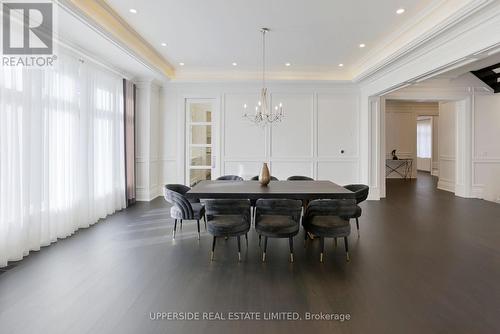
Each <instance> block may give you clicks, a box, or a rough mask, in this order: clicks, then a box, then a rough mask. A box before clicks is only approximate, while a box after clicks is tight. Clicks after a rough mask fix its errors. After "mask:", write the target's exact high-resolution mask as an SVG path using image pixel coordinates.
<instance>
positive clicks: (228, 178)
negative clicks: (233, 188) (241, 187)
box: [217, 175, 243, 181]
mask: <svg viewBox="0 0 500 334" xmlns="http://www.w3.org/2000/svg"><path fill="white" fill-rule="evenodd" d="M217 180H219V181H243V178H242V177H241V176H238V175H223V176H219V177H218V178H217Z"/></svg>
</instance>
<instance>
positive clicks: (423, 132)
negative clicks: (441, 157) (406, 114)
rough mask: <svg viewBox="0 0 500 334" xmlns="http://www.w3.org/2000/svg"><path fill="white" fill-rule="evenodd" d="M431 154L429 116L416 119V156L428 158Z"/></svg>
mask: <svg viewBox="0 0 500 334" xmlns="http://www.w3.org/2000/svg"><path fill="white" fill-rule="evenodd" d="M431 154H432V121H431V119H430V118H425V119H419V120H417V157H418V158H430V157H431Z"/></svg>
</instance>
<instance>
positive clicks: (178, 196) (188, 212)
mask: <svg viewBox="0 0 500 334" xmlns="http://www.w3.org/2000/svg"><path fill="white" fill-rule="evenodd" d="M190 189H191V188H189V187H187V186H185V185H183V184H167V185H166V186H165V187H164V189H163V197H164V198H165V200H166V201H167V202H169V203H170V204H172V205H174V206H175V207H176V208H177V209H179V211H180V212H181V213H182V219H193V217H194V212H193V207H192V206H191V203H190V202H189V200H188V199H187V198H186V196H185V195H186V193H187V192H188V191H189V190H190Z"/></svg>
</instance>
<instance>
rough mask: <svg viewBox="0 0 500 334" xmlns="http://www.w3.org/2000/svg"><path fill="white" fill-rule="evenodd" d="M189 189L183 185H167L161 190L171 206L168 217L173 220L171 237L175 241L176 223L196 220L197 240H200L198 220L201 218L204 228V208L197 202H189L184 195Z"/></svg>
mask: <svg viewBox="0 0 500 334" xmlns="http://www.w3.org/2000/svg"><path fill="white" fill-rule="evenodd" d="M190 189H191V188H189V187H187V186H185V185H183V184H167V185H165V187H164V189H163V196H164V198H165V200H166V201H167V202H169V203H170V204H172V205H173V206H172V207H171V208H170V216H171V217H172V218H174V229H173V232H172V237H173V239H175V233H176V231H177V221H179V222H180V224H181V229H182V221H183V220H196V223H197V224H198V240H200V219H202V218H203V220H204V221H205V226H206V218H205V207H204V206H203V204H201V203H199V201H197V200H193V201H189V200H188V199H187V197H186V193H187V192H188V191H189V190H190Z"/></svg>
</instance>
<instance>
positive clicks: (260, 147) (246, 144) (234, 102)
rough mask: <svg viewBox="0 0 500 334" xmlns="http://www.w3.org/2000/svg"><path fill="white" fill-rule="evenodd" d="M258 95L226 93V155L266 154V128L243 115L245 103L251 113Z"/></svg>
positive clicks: (259, 155)
mask: <svg viewBox="0 0 500 334" xmlns="http://www.w3.org/2000/svg"><path fill="white" fill-rule="evenodd" d="M257 99H258V97H257V96H255V95H253V94H226V95H225V101H224V106H225V107H224V116H223V117H224V129H223V131H224V142H223V146H224V147H223V152H224V156H225V157H227V158H229V157H238V156H244V157H246V158H252V157H253V158H256V157H261V156H263V155H266V153H265V152H266V129H265V128H263V127H260V126H256V125H255V124H253V123H251V122H250V121H248V120H246V119H244V118H243V117H242V114H243V105H244V104H246V105H247V106H248V109H249V113H252V110H254V109H253V108H254V106H255V101H257Z"/></svg>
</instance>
